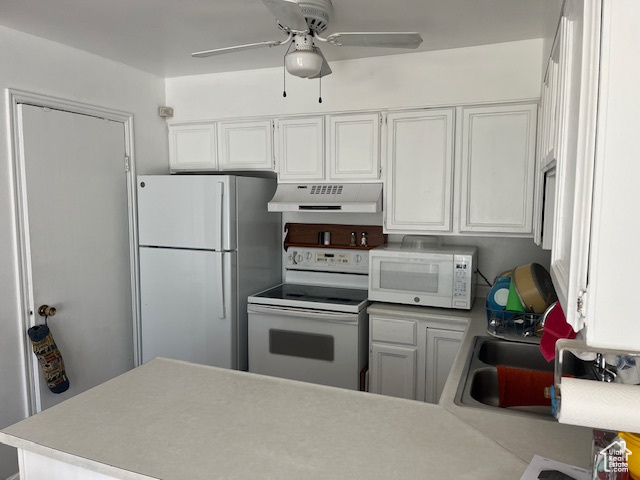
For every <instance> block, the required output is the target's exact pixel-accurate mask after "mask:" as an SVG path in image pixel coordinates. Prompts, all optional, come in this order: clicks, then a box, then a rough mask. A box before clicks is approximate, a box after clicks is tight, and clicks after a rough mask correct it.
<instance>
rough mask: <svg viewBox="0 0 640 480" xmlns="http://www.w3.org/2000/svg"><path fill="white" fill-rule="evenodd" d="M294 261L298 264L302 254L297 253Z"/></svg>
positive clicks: (300, 261)
mask: <svg viewBox="0 0 640 480" xmlns="http://www.w3.org/2000/svg"><path fill="white" fill-rule="evenodd" d="M294 263H298V264H300V263H302V255H297V256H296V259H295V261H294Z"/></svg>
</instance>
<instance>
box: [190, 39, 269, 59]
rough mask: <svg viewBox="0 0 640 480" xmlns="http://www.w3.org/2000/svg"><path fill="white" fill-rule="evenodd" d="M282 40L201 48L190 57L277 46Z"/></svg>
mask: <svg viewBox="0 0 640 480" xmlns="http://www.w3.org/2000/svg"><path fill="white" fill-rule="evenodd" d="M281 43H282V42H279V41H277V40H274V41H270V42H258V43H247V44H246V45H236V46H235V47H224V48H216V49H214V50H203V51H202V52H195V53H192V54H191V56H192V57H196V58H204V57H211V56H213V55H222V54H223V53H233V52H241V51H242V50H252V49H254V48H261V47H277V46H278V45H280V44H281Z"/></svg>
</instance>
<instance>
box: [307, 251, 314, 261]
mask: <svg viewBox="0 0 640 480" xmlns="http://www.w3.org/2000/svg"><path fill="white" fill-rule="evenodd" d="M312 256H313V255H311V252H307V255H306V257H307V260H311V257H312Z"/></svg>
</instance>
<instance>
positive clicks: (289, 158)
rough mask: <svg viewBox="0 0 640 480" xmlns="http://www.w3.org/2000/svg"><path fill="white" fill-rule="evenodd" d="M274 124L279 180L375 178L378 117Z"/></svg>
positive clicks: (377, 174)
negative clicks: (275, 125) (275, 128)
mask: <svg viewBox="0 0 640 480" xmlns="http://www.w3.org/2000/svg"><path fill="white" fill-rule="evenodd" d="M325 122H326V130H325ZM277 125H278V128H277V130H278V179H279V180H280V181H283V182H288V181H295V182H301V181H309V182H317V181H323V180H326V181H358V182H361V181H365V182H366V181H376V180H378V179H379V177H380V114H378V113H368V114H340V115H327V116H326V118H325V117H324V116H314V117H296V118H286V119H280V120H278V121H277Z"/></svg>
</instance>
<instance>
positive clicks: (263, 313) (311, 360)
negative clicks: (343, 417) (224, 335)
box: [248, 304, 368, 390]
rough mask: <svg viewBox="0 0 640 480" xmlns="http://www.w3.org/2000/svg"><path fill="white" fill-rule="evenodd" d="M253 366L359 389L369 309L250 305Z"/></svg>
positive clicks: (273, 373)
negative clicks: (318, 308) (335, 309)
mask: <svg viewBox="0 0 640 480" xmlns="http://www.w3.org/2000/svg"><path fill="white" fill-rule="evenodd" d="M248 313H249V371H250V372H253V373H260V374H263V375H270V376H275V377H281V378H289V379H292V380H301V381H305V382H311V383H319V384H322V385H331V386H334V387H342V388H348V389H352V390H358V387H359V378H360V369H361V368H363V366H364V363H366V340H367V337H368V336H367V333H366V324H367V320H366V313H365V312H364V311H362V312H361V313H359V314H358V313H339V312H331V311H320V310H312V309H304V308H289V307H275V306H267V305H255V304H249V305H248Z"/></svg>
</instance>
